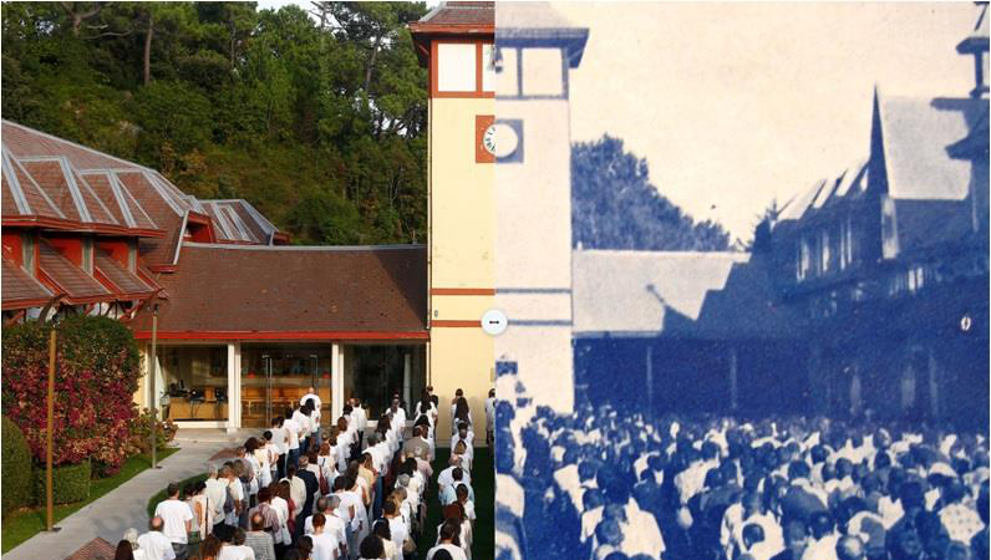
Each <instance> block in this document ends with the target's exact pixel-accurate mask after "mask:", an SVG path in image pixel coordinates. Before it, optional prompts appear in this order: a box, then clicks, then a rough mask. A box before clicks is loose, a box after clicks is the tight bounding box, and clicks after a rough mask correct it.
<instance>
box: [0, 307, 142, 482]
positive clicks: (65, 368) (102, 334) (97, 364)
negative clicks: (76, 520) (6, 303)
mask: <svg viewBox="0 0 991 560" xmlns="http://www.w3.org/2000/svg"><path fill="white" fill-rule="evenodd" d="M51 328H52V325H51V324H45V323H37V322H28V323H24V324H21V325H13V326H10V327H6V328H4V329H3V388H2V402H3V414H4V415H6V416H8V417H9V418H10V419H11V420H13V421H14V422H15V423H16V424H17V425H18V426H19V427H20V428H21V430H22V431H23V432H24V436H25V438H26V439H27V442H28V446H29V447H30V448H31V452H32V454H33V455H34V457H35V459H36V460H37V461H39V462H40V461H43V460H44V458H45V426H46V415H47V401H46V399H47V394H48V393H47V391H48V337H49V332H50V329H51ZM55 328H56V330H57V332H58V342H57V347H56V348H57V351H56V374H55V415H54V429H53V430H52V434H53V439H54V443H55V445H54V450H53V456H54V462H55V464H56V465H63V464H75V463H80V462H83V461H85V460H86V459H91V460H93V461H95V462H96V463H97V465H95V466H97V467H98V470H100V471H101V472H102V473H103V474H112V473H114V472H116V471H117V470H119V469H120V466H121V465H122V464H123V463H124V461H125V460H126V459H127V457H128V455H129V454H130V453H132V452H133V448H132V447H131V445H130V441H131V437H130V436H131V424H132V422H133V420H134V419H135V418H136V417H137V410H136V408H135V406H134V402H133V395H134V392H135V391H136V390H137V388H138V378H139V377H140V375H141V372H140V359H139V356H138V351H137V346H136V344H135V342H134V337H133V336H132V334H131V332H130V330H128V329H127V327H125V326H124V325H122V324H120V323H119V322H117V321H115V320H113V319H108V318H105V317H88V316H75V317H68V318H65V319H63V320H61V321H60V322H59V323H58V324H56V326H55Z"/></svg>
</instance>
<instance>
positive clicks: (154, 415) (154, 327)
mask: <svg viewBox="0 0 991 560" xmlns="http://www.w3.org/2000/svg"><path fill="white" fill-rule="evenodd" d="M157 352H158V304H157V303H156V304H155V305H153V306H152V308H151V352H150V353H149V356H148V383H150V384H151V407H150V409H151V468H153V469H157V468H159V466H158V442H157V441H155V440H156V436H157V435H158V397H157V390H156V388H155V373H156V372H155V363H156V362H157V361H158V356H157Z"/></svg>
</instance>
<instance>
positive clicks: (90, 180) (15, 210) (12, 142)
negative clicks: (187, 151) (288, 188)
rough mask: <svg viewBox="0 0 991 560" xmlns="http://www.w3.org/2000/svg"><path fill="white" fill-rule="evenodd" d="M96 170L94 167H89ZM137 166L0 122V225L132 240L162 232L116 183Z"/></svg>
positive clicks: (162, 233)
mask: <svg viewBox="0 0 991 560" xmlns="http://www.w3.org/2000/svg"><path fill="white" fill-rule="evenodd" d="M90 166H97V167H90ZM122 171H129V172H133V173H149V172H151V171H150V170H148V169H146V168H144V167H141V166H139V165H136V164H133V163H130V162H127V161H125V160H121V159H119V158H114V157H112V156H108V155H106V154H101V153H100V152H97V151H95V150H92V149H90V148H86V147H84V146H80V145H78V144H74V143H72V142H69V141H67V140H63V139H61V138H56V137H54V136H51V135H49V134H45V133H43V132H40V131H37V130H33V129H30V128H28V127H25V126H22V125H19V124H16V123H12V122H10V121H3V223H4V225H6V226H28V227H42V228H46V229H58V230H65V231H79V232H93V233H98V234H99V233H102V234H109V235H124V236H135V237H162V236H163V235H164V234H165V232H164V231H163V230H161V229H159V227H158V224H156V223H155V221H154V220H152V219H151V218H150V217H149V216H148V215H147V212H145V211H144V209H142V208H141V207H140V205H139V204H138V203H137V201H136V200H135V199H134V196H133V193H131V192H129V191H128V189H126V188H123V187H122V186H121V184H120V182H119V181H117V180H116V174H117V173H119V172H122Z"/></svg>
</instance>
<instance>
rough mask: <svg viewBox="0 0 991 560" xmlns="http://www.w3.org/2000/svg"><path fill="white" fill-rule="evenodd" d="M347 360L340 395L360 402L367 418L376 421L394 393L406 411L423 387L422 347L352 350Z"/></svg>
mask: <svg viewBox="0 0 991 560" xmlns="http://www.w3.org/2000/svg"><path fill="white" fill-rule="evenodd" d="M347 357H348V359H347V362H348V365H347V366H346V371H345V372H344V395H345V397H350V396H356V397H359V398H361V400H362V401H363V402H364V403H365V407H366V408H367V409H368V412H369V418H372V419H375V418H378V416H380V415H381V414H382V412H383V411H384V410H385V409H386V408H388V406H389V404H390V401H391V400H392V395H393V394H396V393H398V394H399V396H400V399H401V400H403V401H406V403H407V406H406V409H407V411H408V410H409V409H410V407H411V406H412V403H415V402H416V400H417V399H418V398H419V395H420V393H421V392H422V391H423V388H424V386H426V373H425V367H424V366H425V354H424V352H423V347H422V346H385V345H369V346H353V347H349V348H348V352H347Z"/></svg>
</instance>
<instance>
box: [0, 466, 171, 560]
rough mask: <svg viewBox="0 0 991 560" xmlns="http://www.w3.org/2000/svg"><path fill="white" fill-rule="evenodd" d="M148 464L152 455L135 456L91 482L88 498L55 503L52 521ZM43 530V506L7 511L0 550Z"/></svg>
mask: <svg viewBox="0 0 991 560" xmlns="http://www.w3.org/2000/svg"><path fill="white" fill-rule="evenodd" d="M176 451H179V449H178V448H170V449H166V450H164V451H161V452H159V454H158V459H159V460H162V459H164V458H166V457H168V456H169V455H172V454H173V453H175V452H176ZM150 467H151V457H150V456H148V455H135V456H134V457H131V458H130V459H128V460H127V462H125V463H124V466H123V467H121V469H120V472H118V473H117V474H115V475H113V476H110V477H107V478H100V479H96V480H93V481H91V482H90V488H89V498H88V499H86V500H83V501H81V502H76V503H74V504H65V505H60V506H55V522H56V523H58V522H59V521H61V520H62V519H65V518H66V517H68V516H70V515H72V514H73V513H75V512H77V511H79V510H80V509H82V508H83V506H86V505H88V504H90V503H92V502H93V501H94V500H96V499H98V498H100V497H102V496H103V495H105V494H106V493H108V492H110V491H111V490H113V489H114V488H117V487H118V486H120V485H121V484H124V483H125V482H127V481H128V480H130V479H132V478H134V476H135V475H137V474H138V473H140V472H141V471H143V470H145V469H148V468H150ZM44 530H45V508H43V507H42V508H31V509H23V510H20V511H16V512H13V513H10V514H9V515H7V516H6V517H4V518H3V527H2V530H0V541H2V542H0V551H2V552H7V551H8V550H10V549H12V548H14V547H15V546H17V545H19V544H21V543H22V542H24V541H26V540H28V539H30V538H31V537H33V536H35V535H36V534H38V533H40V532H41V531H44Z"/></svg>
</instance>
